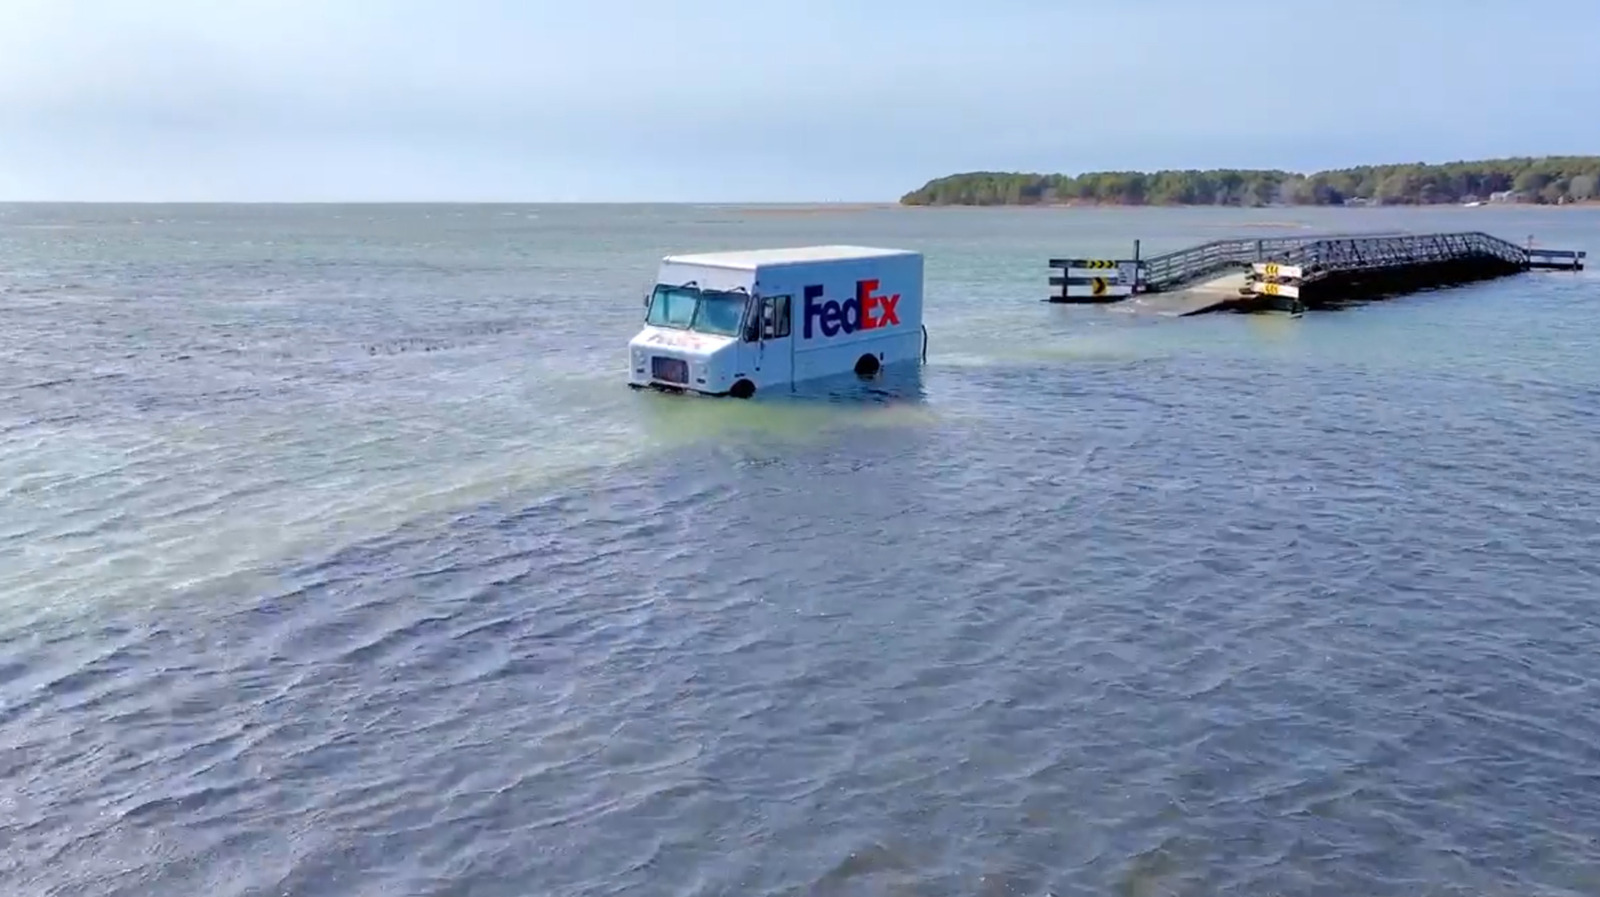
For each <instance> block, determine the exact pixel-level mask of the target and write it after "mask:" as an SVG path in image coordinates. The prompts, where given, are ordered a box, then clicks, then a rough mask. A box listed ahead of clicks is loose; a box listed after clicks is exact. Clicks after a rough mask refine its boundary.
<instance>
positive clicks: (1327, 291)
mask: <svg viewBox="0 0 1600 897" xmlns="http://www.w3.org/2000/svg"><path fill="white" fill-rule="evenodd" d="M1586 257H1587V253H1585V252H1583V251H1581V250H1567V249H1544V248H1534V247H1532V246H1531V245H1530V246H1518V245H1517V244H1515V243H1512V242H1511V241H1509V240H1503V239H1501V238H1499V237H1495V236H1492V235H1490V234H1486V233H1483V232H1481V231H1469V232H1462V233H1447V234H1404V233H1370V234H1322V235H1316V236H1299V237H1261V238H1247V239H1235V240H1214V241H1212V242H1209V243H1203V244H1201V245H1199V246H1192V247H1190V248H1188V249H1180V250H1178V251H1176V252H1168V253H1165V254H1162V255H1156V256H1151V257H1149V258H1140V257H1139V244H1138V242H1137V241H1136V242H1135V243H1134V255H1133V258H1132V259H1083V258H1077V259H1051V260H1050V267H1051V268H1052V269H1056V270H1058V271H1059V272H1060V273H1057V274H1052V275H1051V277H1050V285H1051V286H1052V287H1058V288H1059V291H1057V292H1054V293H1052V295H1051V296H1050V301H1052V302H1107V301H1117V300H1119V299H1125V298H1127V297H1129V296H1133V295H1137V294H1141V293H1164V292H1174V291H1178V290H1183V289H1186V288H1188V287H1191V286H1194V285H1196V284H1199V283H1201V282H1204V281H1209V280H1214V279H1216V278H1218V277H1221V276H1224V275H1227V274H1230V273H1233V272H1243V273H1244V274H1245V278H1244V285H1243V287H1241V288H1240V290H1239V296H1238V297H1237V298H1229V297H1226V296H1222V297H1219V299H1218V301H1217V302H1216V303H1215V304H1212V305H1207V306H1205V307H1203V308H1201V309H1199V310H1200V311H1214V310H1220V309H1222V308H1233V309H1239V310H1254V309H1256V308H1262V307H1267V308H1270V307H1282V306H1288V307H1291V308H1301V307H1314V306H1317V305H1325V304H1334V303H1337V302H1341V301H1350V300H1358V299H1367V298H1374V297H1376V296H1384V295H1399V294H1402V293H1407V292H1413V291H1415V290H1421V289H1429V288H1433V287H1440V286H1449V285H1452V284H1458V283H1466V282H1470V281H1475V280H1484V279H1487V278H1493V277H1504V276H1507V275H1510V274H1516V273H1519V272H1523V271H1528V270H1533V269H1555V270H1566V271H1581V270H1583V267H1584V262H1585V259H1586Z"/></svg>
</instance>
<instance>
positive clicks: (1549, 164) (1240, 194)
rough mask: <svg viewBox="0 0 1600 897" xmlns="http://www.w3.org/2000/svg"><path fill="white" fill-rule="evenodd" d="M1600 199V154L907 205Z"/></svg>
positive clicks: (1013, 175) (1154, 180) (961, 194)
mask: <svg viewBox="0 0 1600 897" xmlns="http://www.w3.org/2000/svg"><path fill="white" fill-rule="evenodd" d="M1597 199H1600V156H1540V157H1532V156H1528V157H1520V158H1509V159H1488V160H1482V161H1477V162H1447V163H1444V164H1441V165H1429V164H1424V163H1421V162H1416V163H1408V164H1398V165H1362V166H1358V167H1355V168H1341V169H1336V170H1331V171H1319V172H1316V173H1314V174H1298V173H1295V172H1290V171H1277V170H1251V169H1222V168H1217V169H1210V170H1206V171H1199V170H1194V169H1189V170H1167V171H1156V172H1141V171H1094V172H1088V173H1085V174H1080V175H1075V176H1074V175H1066V174H1029V173H1023V172H1005V171H974V172H967V173H963V174H952V175H948V176H946V177H941V178H936V179H934V180H931V181H929V182H928V183H926V184H924V185H923V186H922V187H920V188H918V189H916V190H913V191H911V192H910V193H907V194H906V195H905V196H902V197H901V198H900V202H901V204H903V205H913V206H949V205H962V206H993V205H1050V204H1071V203H1085V204H1104V205H1197V206H1211V205H1220V206H1265V205H1343V204H1349V203H1356V204H1376V205H1430V204H1436V203H1462V202H1470V201H1483V202H1532V203H1566V202H1582V201H1585V200H1597Z"/></svg>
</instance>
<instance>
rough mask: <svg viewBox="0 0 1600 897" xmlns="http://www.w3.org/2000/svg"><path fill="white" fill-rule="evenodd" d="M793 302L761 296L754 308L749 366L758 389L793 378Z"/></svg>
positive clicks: (787, 297)
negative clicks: (754, 323) (754, 375)
mask: <svg viewBox="0 0 1600 897" xmlns="http://www.w3.org/2000/svg"><path fill="white" fill-rule="evenodd" d="M793 318H794V302H793V301H791V299H790V297H789V296H788V295H782V296H762V297H761V298H760V300H759V304H758V305H757V307H756V324H757V328H756V332H755V334H753V335H754V336H755V342H754V345H751V346H748V347H747V348H748V349H749V350H750V352H751V356H752V363H751V365H750V367H751V368H752V369H753V370H754V371H755V372H756V376H757V377H758V378H759V379H758V380H757V386H762V387H770V386H773V385H777V384H786V383H789V382H791V381H792V380H793V379H794V320H793Z"/></svg>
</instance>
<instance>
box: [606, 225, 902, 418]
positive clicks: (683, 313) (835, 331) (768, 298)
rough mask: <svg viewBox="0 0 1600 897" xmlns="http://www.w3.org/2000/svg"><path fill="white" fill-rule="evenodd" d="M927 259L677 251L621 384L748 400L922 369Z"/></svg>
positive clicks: (797, 251)
mask: <svg viewBox="0 0 1600 897" xmlns="http://www.w3.org/2000/svg"><path fill="white" fill-rule="evenodd" d="M926 352H927V329H926V328H924V327H923V326H922V255H921V254H920V253H917V252H909V251H906V250H901V249H873V248H869V247H863V246H804V247H799V248H792V249H758V250H753V251H746V252H714V253H704V254H697V255H672V256H667V257H666V258H664V259H662V260H661V266H660V269H659V270H658V271H657V273H656V284H655V287H654V288H653V289H652V290H651V291H650V293H649V295H648V296H646V297H645V316H644V329H643V330H641V331H640V332H639V335H638V336H635V337H634V338H633V339H632V340H630V341H629V343H628V385H630V386H634V387H653V388H658V389H667V390H674V391H685V392H696V393H703V394H705V395H714V396H722V395H726V396H734V397H735V398H741V399H747V398H750V397H752V396H756V395H760V394H762V393H770V392H772V391H774V390H782V391H783V392H789V391H791V390H792V389H793V388H794V386H795V385H796V384H799V383H804V382H805V381H808V380H816V379H818V378H822V377H828V376H832V375H835V374H844V373H849V372H851V371H854V372H855V373H856V374H857V375H859V376H862V377H870V376H873V375H875V374H877V373H878V372H879V371H880V370H882V369H884V368H885V367H888V366H889V365H898V364H919V363H921V362H922V361H923V360H924V359H925V357H926Z"/></svg>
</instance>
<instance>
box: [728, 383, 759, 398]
mask: <svg viewBox="0 0 1600 897" xmlns="http://www.w3.org/2000/svg"><path fill="white" fill-rule="evenodd" d="M755 394H756V385H755V384H754V383H751V382H750V381H749V380H740V381H739V382H737V383H735V384H733V388H732V389H730V390H728V395H730V396H733V397H734V398H736V399H748V398H750V397H751V396H753V395H755Z"/></svg>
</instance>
